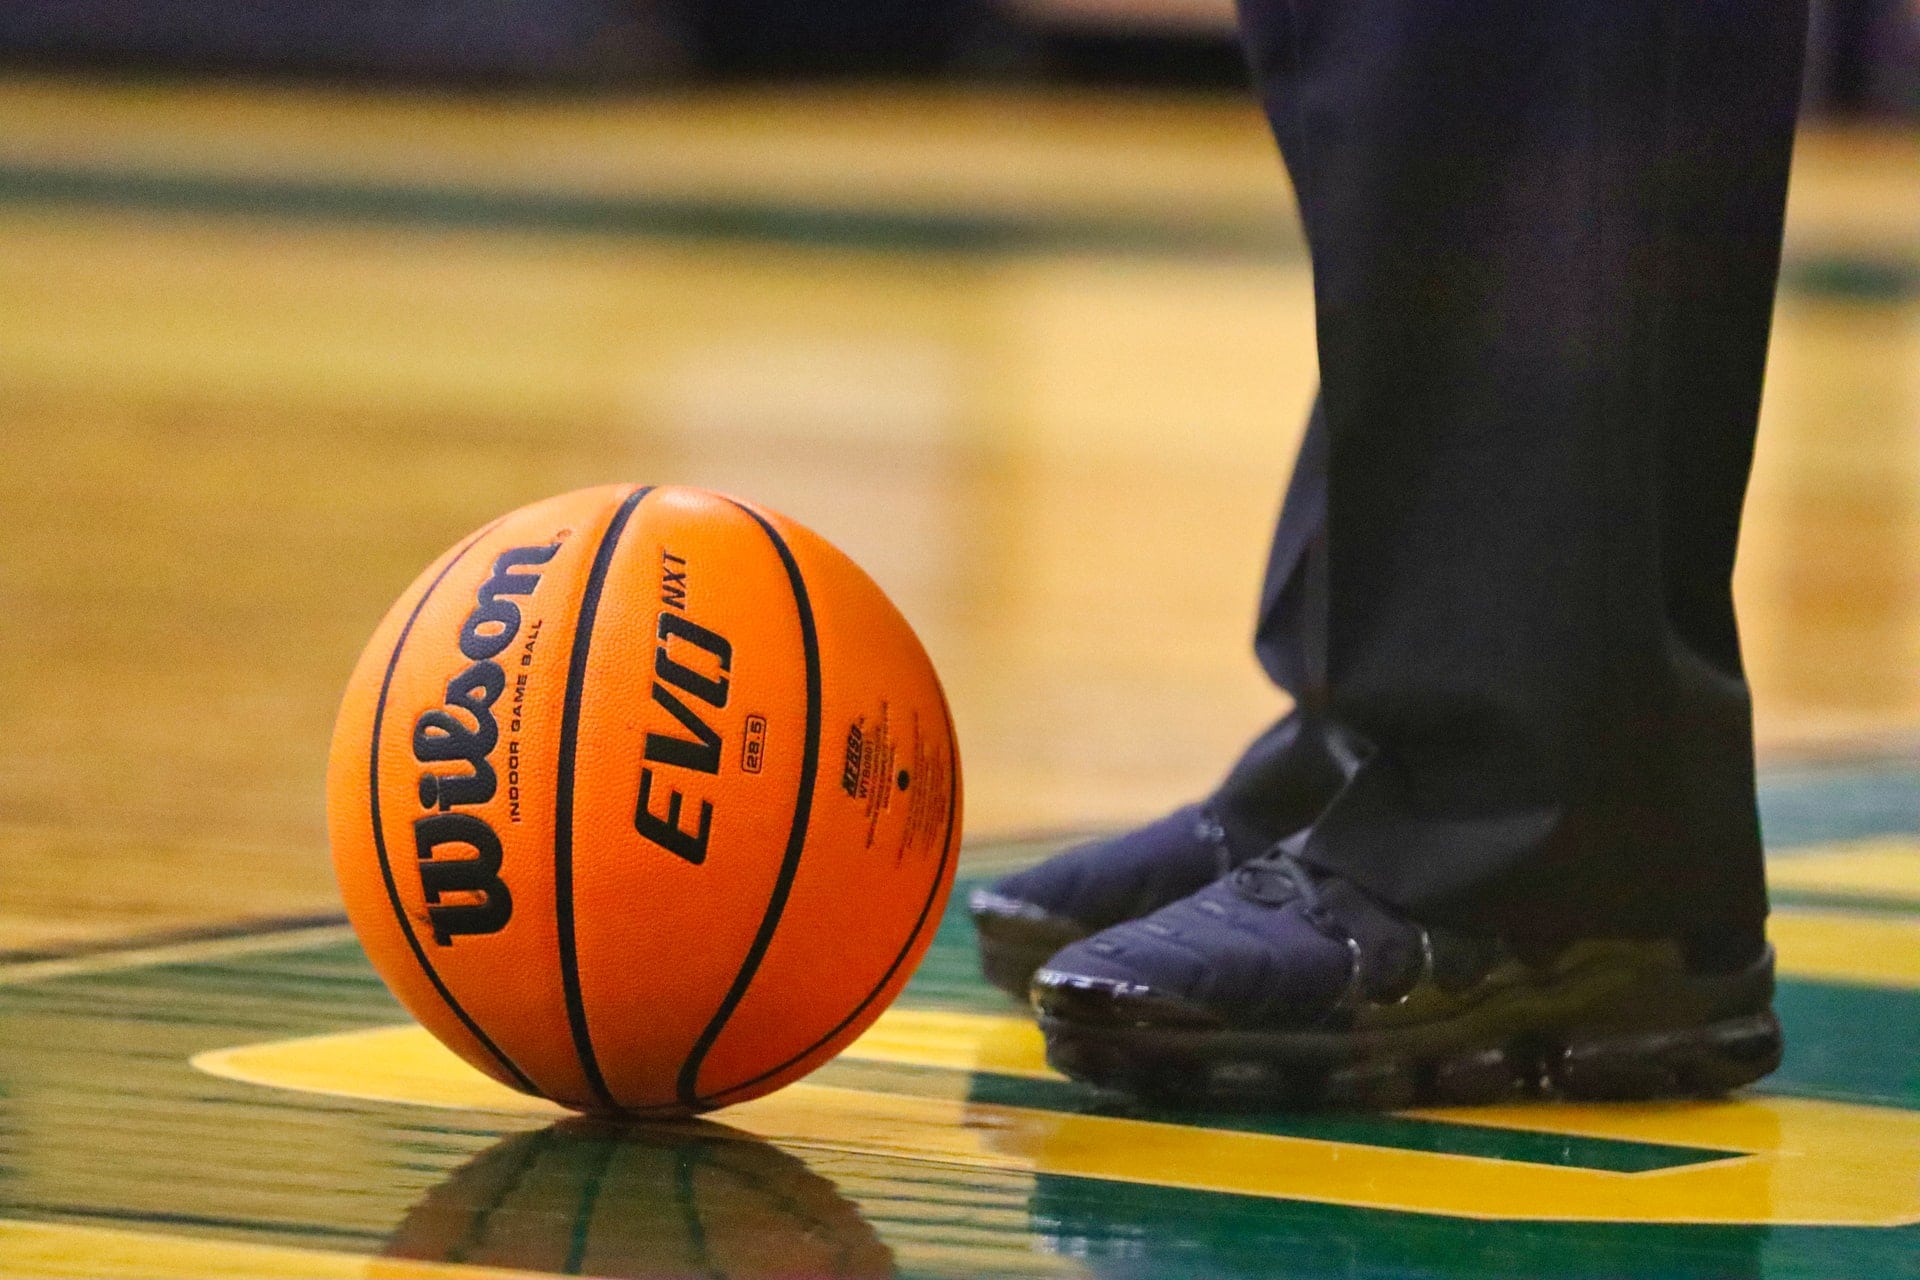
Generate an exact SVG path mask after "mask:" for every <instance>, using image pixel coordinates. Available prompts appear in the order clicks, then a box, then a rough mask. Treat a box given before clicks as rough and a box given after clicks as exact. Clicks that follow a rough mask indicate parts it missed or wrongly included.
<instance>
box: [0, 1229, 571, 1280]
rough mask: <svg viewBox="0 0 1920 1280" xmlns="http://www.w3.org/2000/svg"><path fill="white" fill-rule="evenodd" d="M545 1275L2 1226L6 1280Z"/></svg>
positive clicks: (475, 1279)
mask: <svg viewBox="0 0 1920 1280" xmlns="http://www.w3.org/2000/svg"><path fill="white" fill-rule="evenodd" d="M537 1274H542V1273H539V1272H529V1271H506V1270H501V1269H499V1268H496V1267H471V1266H463V1265H461V1264H458V1263H451V1262H415V1261H412V1260H410V1259H404V1258H374V1257H368V1256H365V1255H362V1254H354V1253H336V1252H333V1251H332V1250H327V1249H296V1248H291V1247H288V1246H286V1245H270V1244H252V1243H246V1242H242V1241H235V1240H207V1239H201V1238H199V1237H195V1236H174V1235H162V1234H160V1233H157V1232H151V1231H122V1230H118V1229H114V1228H107V1227H84V1226H76V1225H74V1224H71V1223H63V1222H18V1221H13V1220H10V1219H0V1275H5V1276H10V1277H31V1278H33V1280H39V1278H40V1277H56V1276H57V1277H87V1278H88V1280H123V1278H125V1280H133V1278H135V1277H139V1278H141V1280H173V1278H174V1277H180V1278H181V1280H187V1278H189V1277H191V1278H192V1280H243V1278H245V1280H252V1278H253V1277H267V1276H271V1277H274V1278H275V1280H348V1278H351V1280H363V1278H364V1280H376V1278H377V1280H498V1278H503V1277H509V1276H528V1275H537Z"/></svg>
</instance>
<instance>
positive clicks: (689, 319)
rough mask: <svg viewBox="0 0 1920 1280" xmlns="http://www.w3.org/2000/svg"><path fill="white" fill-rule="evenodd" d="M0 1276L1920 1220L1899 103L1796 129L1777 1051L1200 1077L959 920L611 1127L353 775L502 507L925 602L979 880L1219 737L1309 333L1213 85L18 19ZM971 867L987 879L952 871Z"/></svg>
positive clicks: (1812, 1255)
mask: <svg viewBox="0 0 1920 1280" xmlns="http://www.w3.org/2000/svg"><path fill="white" fill-rule="evenodd" d="M0 246H3V247H4V251H3V252H0V474H3V475H4V476H5V477H6V484H5V499H4V502H0V571H3V572H4V578H5V582H6V587H7V590H6V598H7V608H6V612H5V621H4V623H0V635H3V636H4V645H0V655H3V656H4V659H5V668H6V672H7V681H6V692H5V696H4V697H0V744H4V750H0V1274H6V1275H14V1274H19V1275H76V1276H101V1275H115V1276H120V1275H128V1276H132V1275H139V1276H208V1275H220V1276H341V1275H369V1276H395V1277H399V1276H441V1275H448V1276H452V1275H469V1274H471V1275H487V1274H493V1275H500V1274H514V1275H542V1274H578V1275H612V1276H675V1277H678V1276H723V1277H772V1276H785V1277H794V1276H891V1275H902V1276H926V1277H969V1276H1075V1277H1080V1276H1087V1277H1101V1278H1107V1277H1112V1278H1114V1280H1121V1278H1125V1280H1135V1278H1145V1277H1162V1276H1166V1277H1202V1278H1204V1277H1255V1276H1263V1277H1264V1276H1274V1277H1309V1276H1311V1277H1388V1276H1393V1277H1409V1276H1444V1277H1461V1278H1464V1277H1474V1276H1528V1277H1544V1276H1550V1277H1568V1278H1571V1277H1579V1278H1582V1280H1602V1278H1609V1280H1611V1278H1617V1277H1628V1276H1633V1277H1654V1276H1658V1277H1676V1278H1679V1277H1684V1278H1686V1280H1720V1278H1723V1277H1751V1278H1753V1280H1759V1278H1761V1277H1766V1278H1768V1280H1772V1278H1775V1277H1808V1278H1814V1277H1819V1278H1822V1280H1827V1278H1832V1277H1863V1278H1872V1280H1881V1278H1883V1277H1914V1276H1920V760H1917V759H1916V756H1915V748H1916V745H1917V744H1920V134H1916V133H1915V132H1913V131H1912V130H1911V129H1910V128H1909V129H1907V130H1906V131H1905V132H1900V131H1895V130H1890V129H1885V128H1883V129H1864V128H1855V129H1848V130H1840V129H1835V128H1830V127H1822V126H1818V125H1815V126H1813V127H1811V128H1809V129H1808V130H1807V132H1806V134H1805V136H1804V138H1803V141H1802V144H1801V149H1800V155H1799V157H1798V158H1797V167H1796V171H1795V185H1794V189H1793V194H1792V197H1791V206H1790V217H1789V233H1788V244H1787V269H1786V272H1785V277H1784V280H1783V285H1782V291H1781V295H1780V303H1779V308H1778V313H1777V320H1776V325H1775V339H1774V347H1773V355H1772V361H1771V367H1770V370H1769V381H1768V386H1767V397H1766V404H1765V410H1764V413H1763V421H1762V428H1761V443H1760V454H1759V460H1758V463H1757V465H1756V470H1755V475H1754V482H1753V490H1752V496H1751V500H1750V502H1749V506H1748V518H1747V533H1746V540H1745V542H1744V544H1743V550H1742V558H1741V563H1740V568H1739V578H1738V590H1739V598H1740V605H1741V609H1742V613H1743V620H1744V625H1745V628H1746V644H1747V652H1748V657H1749V664H1750V668H1751V672H1752V678H1753V684H1754V689H1755V697H1756V704H1757V715H1758V728H1759V733H1760V739H1761V747H1762V755H1763V788H1762V789H1763V797H1762V808H1763V816H1764V820H1765V823H1766V831H1767V837H1768V842H1769V846H1770V852H1771V855H1772V861H1771V867H1772V883H1773V887H1774V895H1775V902H1776V913H1775V917H1774V923H1773V935H1774V939H1775V942H1776V945H1777V946H1778V948H1779V951H1780V956H1781V965H1782V973H1783V981H1782V988H1781V995H1780V1001H1779V1007H1780V1010H1781V1014H1782V1016H1783V1018H1784V1019H1785V1020H1786V1023H1787V1030H1788V1036H1789V1041H1790V1047H1789V1052H1788V1059H1787V1063H1786V1065H1785V1067H1784V1068H1783V1069H1782V1071H1781V1072H1780V1073H1779V1074H1778V1075H1777V1076H1776V1077H1774V1078H1773V1079H1772V1080H1770V1081H1769V1082H1767V1083H1766V1084H1765V1085H1764V1086H1762V1087H1761V1088H1758V1089H1756V1090H1753V1091H1750V1092H1748V1093H1745V1094H1743V1095H1741V1096H1739V1097H1736V1098H1733V1099H1729V1100H1727V1101H1724V1102H1717V1103H1690V1104H1667V1105H1661V1106H1632V1107H1629V1106H1619V1107H1597V1106H1587V1107H1570V1106H1552V1105H1536V1106H1528V1107H1513V1108H1502V1109H1491V1110H1479V1111H1466V1110H1462V1111H1453V1112H1409V1113H1401V1114H1396V1115H1390V1116H1356V1115H1340V1114H1331V1115H1330V1114H1319V1115H1304V1116H1282V1117H1249V1116H1220V1115H1197V1114H1171V1113H1165V1112H1155V1111H1151V1110H1143V1109H1136V1108H1131V1107H1127V1106H1122V1105H1119V1104H1117V1103H1114V1102H1113V1101H1111V1100H1106V1099H1101V1098H1098V1097H1095V1096H1094V1095H1091V1094H1088V1093H1085V1092H1084V1091H1082V1090H1080V1089H1079V1088H1078V1087H1076V1086H1073V1085H1071V1084H1069V1083H1068V1082H1066V1081H1064V1080H1061V1079H1059V1078H1058V1077H1056V1076H1054V1075H1053V1074H1052V1073H1050V1072H1049V1071H1048V1070H1047V1069H1046V1068H1045V1065H1044V1062H1043V1061H1042V1060H1041V1058H1040V1056H1039V1051H1038V1044H1037V1037H1036V1035H1035V1033H1034V1032H1033V1030H1032V1028H1031V1027H1030V1026H1029V1025H1028V1024H1027V1023H1026V1021H1025V1020H1024V1019H1023V1018H1022V1016H1021V1010H1020V1009H1019V1008H1018V1007H1017V1006H1015V1005H1013V1004H1011V1003H1009V1002H1007V1001H1005V1000H1003V999H1001V998H1000V997H998V996H997V995H996V994H994V993H993V992H991V991H990V990H989V989H988V988H986V987H985V986H984V985H983V984H982V983H981V982H980V981H979V979H978V977H977V975H976V972H975V969H974V964H973V958H972V955H971V952H970V949H969V947H970V941H969V937H968V933H967V930H966V927H965V924H964V921H961V920H958V919H954V918H950V919H949V920H948V921H947V924H946V926H945V927H943V929H942V931H941V933H940V935H939V938H938V939H937V941H936V944H935V947H934V950H933V951H932V953H931V954H930V955H929V957H928V960H927V962H926V963H925V965H924V966H923V967H922V970H921V972H920V974H919V976H918V977H917V978H916V979H915V982H914V984H913V985H912V986H911V987H910V988H909V989H908V992H907V994H906V996H905V997H904V998H903V999H902V1001H901V1002H900V1004H899V1005H898V1007H896V1008H895V1009H894V1010H893V1011H891V1012H889V1013H888V1014H887V1015H886V1016H885V1017H884V1018H883V1019H882V1020H881V1022H880V1023H879V1024H878V1025H877V1026H876V1028H875V1029H874V1030H873V1031H872V1032H870V1033H869V1034H868V1035H867V1036H865V1037H864V1038H863V1039H862V1040H861V1041H859V1042H858V1043H857V1044H856V1045H855V1046H854V1047H853V1048H852V1049H851V1050H849V1052H848V1053H846V1054H845V1055H843V1056H842V1057H841V1058H840V1059H839V1060H837V1061H835V1062H834V1063H833V1064H831V1065H829V1066H828V1067H826V1068H825V1069H823V1070H822V1071H820V1072H819V1073H817V1074H816V1075H815V1076H814V1077H812V1078H810V1079H809V1080H808V1081H806V1082H805V1083H803V1084H801V1085H797V1086H794V1087H792V1088H790V1089H788V1090H786V1091H783V1092H781V1093H778V1094H775V1095H773V1096H771V1097H769V1098H766V1099H763V1100H760V1101H756V1102H752V1103H748V1104H744V1105H742V1106H739V1107H735V1108H730V1109H727V1110H723V1111H721V1112H718V1113H716V1114H715V1115H714V1116H713V1117H712V1118H711V1119H710V1120H708V1121H704V1122H700V1123H688V1124H683V1125H678V1126H656V1127H649V1128H640V1129H631V1130H613V1129H608V1128H605V1127H599V1126H595V1125H591V1124H588V1123H585V1122H580V1121H571V1122H564V1121H562V1119H561V1117H560V1116H558V1115H557V1114H556V1113H555V1112H554V1111H553V1110H552V1109H550V1108H547V1107H545V1106H544V1104H539V1103H537V1102H533V1101H530V1100H528V1099H526V1098H522V1097H519V1096H518V1095H513V1094H510V1093H507V1092H505V1091H503V1090H500V1089H497V1088H495V1087H493V1086H491V1085H490V1084H488V1083H487V1082H485V1081H484V1080H482V1079H481V1078H480V1077H478V1076H476V1075H474V1074H472V1073H471V1072H470V1071H468V1070H467V1069H466V1068H464V1067H461V1066H460V1065H459V1064H458V1063H457V1062H456V1061H455V1060H454V1059H452V1058H451V1057H450V1056H449V1055H447V1054H446V1053H445V1052H444V1051H442V1050H440V1049H439V1048H438V1047H437V1046H436V1045H435V1044H433V1043H432V1042H431V1041H430V1040H429V1039H427V1038H426V1037H425V1035H424V1033H422V1032H420V1031H418V1030H417V1029H414V1028H411V1027H409V1026H407V1025H405V1024H404V1020H403V1018H402V1017H401V1015H400V1013H399V1011H398V1007H397V1006H396V1005H394V1004H393V1002H392V1001H391V999H390V998H389V997H388V996H387V995H386V994H385V992H384V990H383V989H382V988H381V987H380V986H379V984H378V981H377V979H375V978H374V977H373V975H372V973H371V971H370V970H369V969H368V968H367V967H366V964H365V962H364V960H363V959H362V958H361V956H360V954H359V951H358V948H357V946H356V945H355V943H354V942H353V940H352V936H351V934H350V932H348V931H347V930H346V929H345V927H344V926H343V925H342V924H341V923H340V917H339V916H338V906H337V901H336V899H335V898H334V896H333V892H332V888H331V877H330V872H329V870H328V868H327V865H326V856H325V847H324V833H323V829H322V815H321V805H320V787H321V772H322V764H323V761H324V755H325V747H326V739H327V734H328V731H329V728H330V724H331V717H332V713H333V708H334V705H335V701H336V699H337V697H338V693H339V690H340V687H341V685H342V682H343V681H344V679H345V677H346V673H347V671H348V669H349V667H350V665H351V663H352V660H353V657H354V655H355V654H356V653H357V651H358V649H359V646H360V645H361V643H362V642H363V641H364V639H365V637H366V635H367V633H368V632H369V631H370V629H371V628H372V625H373V623H374V621H375V620H376V619H377V617H378V616H379V614H380V612H381V611H382V610H383V609H384V608H385V606H386V604H387V603H388V601H390V600H391V599H392V598H393V596H394V595H395V594H397V593H398V591H399V590H400V588H401V587H402V586H403V585H404V584H405V583H406V582H407V581H408V580H409V579H410V578H411V577H412V575H413V574H414V573H415V572H416V571H417V570H418V569H419V567H420V566H421V565H423V564H425V563H426V562H427V561H428V560H429V559H430V558H431V557H432V556H434V555H435V554H437V553H438V552H439V551H440V550H442V549H443V548H445V547H446V546H448V545H449V544H451V543H452V542H453V541H454V540H455V539H456V538H458V537H459V536H460V535H461V534H463V533H465V532H467V531H468V530H470V529H472V528H474V527H477V526H478V525H479V524H481V523H482V522H483V521H485V520H486V519H488V518H490V517H491V516H493V515H495V514H498V513H499V512H500V511H503V510H505V509H507V508H509V507H512V506H515V505H518V504H520V503H522V502H525V501H529V500H532V499H534V498H537V497H540V496H543V495H546V494H548V493H553V492H557V491H560V490H562V489H566V488H571V487H576V486H580V485H585V484H592V483H600V482H605V481H613V480H632V481H652V482H675V483H691V484H700V485H706V486H709V487H714V488H719V489H723V490H729V491H734V492H739V493H743V494H747V495H751V496H753V497H756V498H758V499H760V500H761V501H763V502H765V503H767V504H768V505H771V506H773V507H776V508H779V509H782V510H784V511H787V512H788V513H790V514H792V515H793V516H795V517H796V518H798V519H800V520H802V521H803V522H805V523H808V524H810V525H812V526H814V527H815V528H817V529H818V530H819V531H821V532H822V533H824V534H826V535H827V536H829V537H830V538H832V539H833V540H835V541H836V542H838V543H839V544H840V545H842V546H843V547H844V548H845V549H846V550H848V551H849V552H850V553H851V554H852V555H853V556H854V557H855V558H856V559H858V560H859V561H861V563H863V564H864V565H866V566H867V567H868V568H869V569H870V570H871V571H872V572H873V574H874V576H875V577H876V578H878V579H879V580H880V582H881V583H882V585H884V586H885V587H886V588H887V590H888V591H889V592H890V593H891V594H892V595H893V596H894V598H895V599H896V600H897V601H898V602H899V603H900V605H901V606H902V608H903V610H904V611H905V612H906V613H907V615H908V616H909V618H910V619H911V620H912V621H913V622H914V624H915V626H916V627H917V628H918V629H919V631H920V632H921V634H922V636H923V638H924V639H925V641H926V643H927V646H928V649H929V650H930V652H931V653H932V655H933V658H934V660H935V662H936V664H937V665H938V666H939V668H940V670H941V673H942V675H943V677H944V679H945V680H946V683H947V687H948V691H949V694H950V696H951V699H952V703H953V708H954V713H955V717H956V720H957V722H958V724H959V729H960V734H961V743H962V748H963V752H964V755H965V760H966V769H967V779H968V788H967V789H968V800H969V808H968V814H967V833H968V835H967V846H968V847H967V854H966V856H965V857H964V858H963V862H962V867H961V876H962V881H963V886H962V887H963V888H964V885H965V884H967V883H977V882H979V881H980V880H981V879H983V878H985V877H988V876H990V875H991V874H993V872H994V871H995V870H996V869H998V868H1003V867H1006V866H1010V865H1013V864H1014V863H1016V862H1018V861H1020V860H1024V859H1031V858H1034V857H1038V856H1040V855H1041V854H1043V853H1045V852H1046V851H1047V850H1049V849H1051V848H1054V847H1056V846H1057V845H1058V844H1059V843H1060V842H1061V841H1062V840H1064V839H1066V838H1068V837H1070V836H1071V835H1072V834H1073V833H1076V832H1084V831H1089V830H1096V829H1104V828H1110V827H1114V826H1118V825H1121V824H1124V823H1127V822H1131V821H1135V820H1139V819H1142V818H1145V817H1149V816H1153V815H1155V814H1157V813H1158V812H1160V811H1162V810H1164V809H1165V808H1166V807H1168V806H1170V805H1172V804H1174V803H1177V802H1179V801H1181V800H1183V799H1186V798H1189V797H1191V796H1192V795H1194V794H1197V793H1198V792H1199V791H1201V790H1202V789H1204V788H1205V787H1206V786H1208V785H1209V784H1210V782H1211V781H1212V780H1213V778H1214V777H1215V775H1216V774H1217V772H1218V770H1219V769H1220V768H1221V767H1222V766H1223V765H1224V764H1225V763H1226V761H1227V760H1228V759H1230V758H1231V755H1232V753H1233V752H1234V751H1235V750H1236V749H1237V748H1238V746H1239V745H1240V744H1241V743H1242V742H1243V741H1244V740H1245V739H1246V738H1247V737H1248V736H1249V735H1250V734H1251V733H1252V732H1254V731H1255V730H1256V729H1257V728H1258V727H1259V726H1261V725H1262V724H1264V723H1265V722H1266V721H1267V720H1269V719H1270V718H1271V717H1272V716H1273V715H1274V714H1275V713H1276V712H1277V710H1278V709H1279V707H1280V705H1281V704H1280V701H1279V697H1278V695H1277V694H1275V693H1273V692H1272V691H1271V690H1270V689H1268V687H1267V686H1266V685H1265V684H1264V682H1263V681H1262V679H1261V678H1260V676H1259V673H1258V671H1257V668H1256V667H1255V665H1254V663H1253V660H1252V657H1251V655H1250V653H1249V651H1248V647H1247V636H1246V633H1247V631H1248V629H1249V626H1250V620H1251V615H1252V609H1253V598H1254V591H1255V587H1256V584H1257V582H1258V575H1259V570H1260V564H1261V559H1262V557H1263V555H1264V551H1265V546H1266V536H1267V531H1268V528H1269V525H1270V521H1271V519H1272V516H1273V513H1274V511H1275V509H1276V506H1277V503H1278V497H1279V494H1280V491H1281V487H1282V485H1283V482H1284V479H1285V475H1286V470H1287V467H1288V465H1289V463H1290V460H1291V453H1292V449H1293V447H1294V445H1295V443H1296V442H1297V439H1298V435H1299V430H1300V424H1301V420H1302V418H1303V416H1304V412H1305V409H1306V406H1307V403H1308V401H1309V399H1310V397H1311V394H1312V388H1313V381H1314V358H1313V348H1312V341H1313V327H1312V316H1311V311H1310V282H1309V279H1308V275H1307V270H1306V263H1305V260H1304V256H1303V253H1302V249H1301V245H1300V240H1299V235H1298V231H1297V228H1296V226H1295V224H1294V222H1293V219H1292V215H1291V213H1290V211H1289V209H1288V195H1287V190H1286V186H1285V183H1284V179H1283V177H1282V175H1281V172H1280V169H1279V166H1278V164H1277V162H1276V161H1275V160H1274V158H1273V156H1272V151H1271V146H1270V144H1269V143H1268V142H1267V140H1266V138H1265V136H1264V133H1263V132H1262V128H1261V124H1260V121H1259V120H1258V118H1257V116H1256V115H1255V114H1254V113H1253V111H1252V110H1251V108H1250V107H1249V106H1248V105H1247V104H1246V103H1244V102H1242V101H1239V100H1237V99H1233V98H1228V97H1204V96H1143V95H1132V96H1115V95H1109V96H1101V95H1098V94H1094V93H1091V92H1078V93H1068V92H1064V91H1059V92H1039V91H1032V90H1023V91H1020V92H1018V93H1014V92H1010V91H1003V92H998V93H992V94H989V93H986V92H984V91H959V90H944V91H938V92H936V91H930V90H924V89H915V90H887V89H875V88H865V89H835V90H825V89H820V90H808V91H786V92H779V93H776V92H774V91H770V90H735V91H728V92H725V93H718V92H714V93H702V94H684V95H678V96H671V97H664V96H663V97H655V98H641V97H627V98H617V99H613V98H603V97H590V96H587V97H581V96H576V97H566V98H538V97H527V96H518V97H452V96H438V95H430V94H422V93H410V94H399V93H389V94H378V93H371V92H350V91H345V90H335V89H321V88H312V87H308V88H285V87H280V88H274V87H265V86H250V87H249V86H238V87H236V86H214V85H206V84H195V83H188V82H181V83H148V82H128V81H85V80H76V79H58V80H56V79H47V78H31V77H25V76H22V75H17V74H16V75H14V76H12V77H11V78H5V79H0ZM958 900H959V899H958V896H956V901H958Z"/></svg>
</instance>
